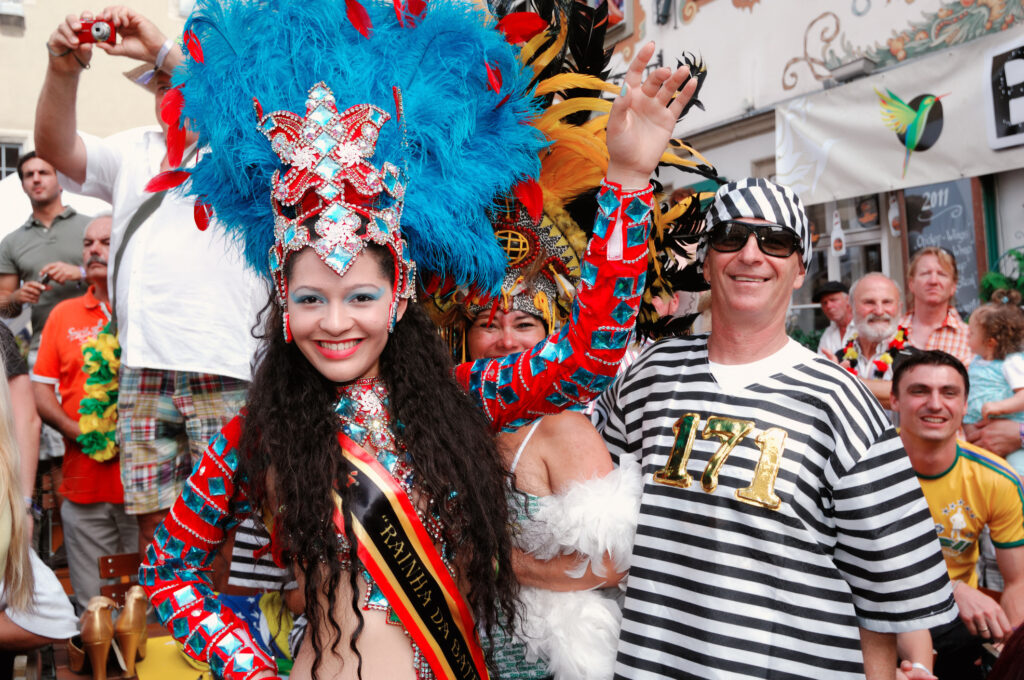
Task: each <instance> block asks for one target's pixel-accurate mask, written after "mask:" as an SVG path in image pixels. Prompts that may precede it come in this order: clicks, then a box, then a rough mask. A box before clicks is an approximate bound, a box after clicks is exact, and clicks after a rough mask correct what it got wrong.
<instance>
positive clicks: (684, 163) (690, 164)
mask: <svg viewBox="0 0 1024 680" xmlns="http://www.w3.org/2000/svg"><path fill="white" fill-rule="evenodd" d="M659 160H660V162H662V163H668V164H669V165H678V166H679V167H681V168H695V167H697V166H698V165H700V163H698V162H697V161H689V160H686V159H685V158H680V157H679V156H677V155H675V154H674V153H672V152H671V151H666V152H665V153H663V154H661V158H660V159H659Z"/></svg>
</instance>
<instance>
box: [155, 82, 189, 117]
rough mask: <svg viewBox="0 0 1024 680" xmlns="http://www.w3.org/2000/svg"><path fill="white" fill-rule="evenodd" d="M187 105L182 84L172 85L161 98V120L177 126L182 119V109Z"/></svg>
mask: <svg viewBox="0 0 1024 680" xmlns="http://www.w3.org/2000/svg"><path fill="white" fill-rule="evenodd" d="M183 106H185V95H183V94H182V93H181V86H180V85H179V86H178V87H172V88H171V89H169V90H167V92H165V93H164V96H163V99H161V100H160V120H162V121H163V122H165V123H167V124H168V125H171V126H177V125H178V121H179V120H181V109H182V107H183Z"/></svg>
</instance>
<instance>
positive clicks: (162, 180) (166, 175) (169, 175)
mask: <svg viewBox="0 0 1024 680" xmlns="http://www.w3.org/2000/svg"><path fill="white" fill-rule="evenodd" d="M191 174H192V173H190V172H189V171H188V170H168V171H167V172H161V173H160V174H159V175H157V176H156V177H154V178H153V179H151V180H149V182H147V183H146V191H148V192H150V193H156V192H157V191H167V190H168V189H173V188H174V187H176V186H178V185H179V184H184V183H185V180H187V179H188V178H189V175H191Z"/></svg>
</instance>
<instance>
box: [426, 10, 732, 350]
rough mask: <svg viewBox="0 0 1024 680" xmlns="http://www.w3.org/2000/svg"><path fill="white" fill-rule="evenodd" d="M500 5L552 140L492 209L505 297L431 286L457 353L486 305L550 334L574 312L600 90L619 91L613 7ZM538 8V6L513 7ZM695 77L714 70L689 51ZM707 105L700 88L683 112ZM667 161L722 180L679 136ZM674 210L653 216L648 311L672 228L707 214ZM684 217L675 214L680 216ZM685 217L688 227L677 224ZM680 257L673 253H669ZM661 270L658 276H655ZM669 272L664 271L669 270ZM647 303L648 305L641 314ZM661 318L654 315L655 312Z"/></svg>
mask: <svg viewBox="0 0 1024 680" xmlns="http://www.w3.org/2000/svg"><path fill="white" fill-rule="evenodd" d="M494 5H500V9H496V10H495V11H496V12H497V13H498V14H499V15H500V20H499V22H498V28H499V29H501V30H502V31H503V32H504V33H505V34H506V35H508V36H509V39H510V40H513V41H521V42H522V43H523V46H522V50H521V53H520V59H521V61H522V62H523V64H524V65H526V66H528V67H529V68H530V69H531V70H532V72H533V74H534V80H533V84H534V86H535V90H534V92H535V96H536V100H537V102H538V104H539V105H540V106H541V107H543V109H544V112H543V114H541V115H540V116H539V117H538V118H537V119H536V120H535V122H534V126H535V127H536V129H537V130H539V131H540V132H541V133H543V135H544V138H545V139H546V140H548V142H549V143H548V145H547V146H546V147H545V148H544V150H543V151H541V152H540V163H541V170H540V175H539V177H538V178H537V180H536V181H535V182H525V183H523V184H520V185H519V186H518V187H517V190H516V191H515V193H514V196H509V197H507V199H506V200H505V201H504V202H502V203H499V206H498V207H497V208H496V209H495V210H494V211H493V214H492V219H493V222H494V230H495V233H497V234H498V237H499V242H501V243H502V244H503V245H504V246H505V249H506V252H507V254H508V257H509V262H510V267H509V270H508V272H507V273H506V275H505V279H504V281H503V283H502V290H501V294H500V295H487V294H486V293H485V294H480V293H479V292H477V291H473V290H471V289H466V288H455V289H453V287H452V286H451V285H444V284H441V285H438V284H437V282H435V285H434V286H432V290H433V291H434V293H433V295H432V298H431V300H430V303H429V305H428V307H429V309H430V311H431V313H432V314H433V316H434V318H435V320H436V321H437V322H438V324H439V325H440V326H442V328H443V330H444V333H445V334H446V336H447V338H448V341H449V344H450V345H451V346H452V348H453V351H454V353H455V355H456V357H457V358H458V359H466V358H468V357H466V356H465V333H466V331H467V329H468V327H469V325H470V324H471V322H472V320H473V318H475V317H476V316H477V315H478V314H480V313H482V312H483V311H485V310H488V309H489V310H490V313H491V314H493V313H494V312H495V311H496V310H498V309H500V310H502V311H506V312H507V311H510V310H518V311H524V312H527V313H530V314H533V315H534V316H538V317H540V318H542V319H544V321H545V322H546V324H547V328H548V331H549V332H551V331H553V330H555V329H557V328H558V327H559V326H560V325H561V324H562V323H564V322H565V321H566V320H567V319H568V317H569V314H570V313H571V310H572V301H573V297H574V295H575V286H576V285H577V284H578V281H579V267H580V262H581V261H582V259H583V254H584V251H585V249H586V243H587V239H588V238H589V235H590V233H591V231H592V227H593V220H594V216H595V215H596V213H597V201H596V195H597V191H598V189H599V188H600V186H601V180H602V179H603V178H604V176H605V174H606V173H607V171H608V161H609V158H608V148H607V145H606V142H605V130H606V127H607V123H608V115H609V113H610V111H611V107H612V102H611V100H610V99H605V98H603V97H602V93H609V94H612V95H616V94H618V92H619V90H620V88H619V86H617V85H614V84H612V83H610V82H607V81H606V80H605V79H606V78H607V77H608V62H609V59H610V58H611V50H610V49H605V47H604V35H605V30H606V28H607V24H608V15H607V12H608V8H607V4H606V3H601V4H600V5H599V6H598V7H597V8H596V9H595V8H592V7H589V6H588V5H587V4H586V3H584V2H581V1H579V0H527V2H526V3H519V2H513V3H493V2H492V6H494ZM526 7H530V8H532V9H533V10H534V11H512V10H514V9H524V8H526ZM684 59H685V62H684V63H686V64H687V65H688V66H689V68H690V72H691V73H692V74H694V76H695V77H696V78H697V79H698V91H699V89H700V87H701V85H703V81H704V78H705V77H706V76H707V69H706V68H705V66H704V64H703V62H702V61H700V60H699V59H697V58H695V57H693V56H692V55H689V54H687V55H685V56H684ZM692 106H701V105H700V102H699V101H698V100H697V98H696V94H694V97H693V99H692V100H691V102H690V103H689V104H688V105H687V107H686V109H685V110H684V113H685V111H688V110H689V109H690V108H691V107H692ZM661 165H672V166H675V167H678V168H680V169H682V170H684V171H688V172H693V173H695V174H698V175H701V176H703V177H709V178H717V172H716V171H715V169H714V167H713V166H711V164H710V163H708V161H707V160H706V159H705V158H704V157H703V156H701V155H700V154H699V153H697V152H696V151H695V150H693V149H692V148H690V147H689V146H688V145H686V144H685V143H683V142H682V141H680V140H675V139H673V140H671V142H670V145H669V148H668V149H666V150H665V153H664V154H663V155H662V158H661ZM694 206H695V211H691V212H687V213H685V217H684V213H683V211H682V210H679V211H675V212H673V213H672V214H671V215H670V217H671V218H672V219H663V220H661V222H660V223H659V222H658V221H657V220H656V225H657V226H656V230H655V232H654V235H653V236H652V243H651V246H650V247H651V254H650V256H649V258H648V264H649V266H648V270H649V277H648V287H649V288H648V291H647V293H646V296H645V298H646V299H647V300H648V304H647V305H646V309H647V310H648V313H647V316H648V318H649V319H650V320H651V323H652V324H653V322H654V320H656V316H657V315H656V312H654V308H653V306H652V305H651V304H650V302H649V301H650V299H651V292H650V286H661V287H666V286H669V285H671V282H670V281H668V279H667V278H666V276H667V275H668V274H669V273H670V272H671V271H672V270H671V266H672V265H670V264H667V266H665V267H663V266H661V264H659V263H660V262H666V263H668V262H669V256H668V254H667V252H668V250H669V249H670V248H671V246H672V245H673V244H674V241H673V236H672V234H673V233H674V230H675V229H676V228H677V226H678V227H679V229H680V233H681V232H682V231H683V230H690V229H692V230H696V229H697V228H698V226H699V221H700V217H701V213H700V210H699V202H697V203H695V204H694ZM677 218H678V219H677ZM683 223H685V226H680V225H681V224H683ZM671 261H672V262H673V263H674V257H673V258H671ZM652 272H654V273H655V276H654V277H651V276H650V274H651V273H652ZM662 272H664V273H665V276H662ZM644 310H645V307H644V306H642V307H641V314H644ZM652 314H653V315H654V316H653V317H652V316H651V315H652Z"/></svg>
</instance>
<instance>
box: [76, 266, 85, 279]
mask: <svg viewBox="0 0 1024 680" xmlns="http://www.w3.org/2000/svg"><path fill="white" fill-rule="evenodd" d="M78 278H80V279H81V280H83V281H85V267H83V266H82V265H78Z"/></svg>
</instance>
